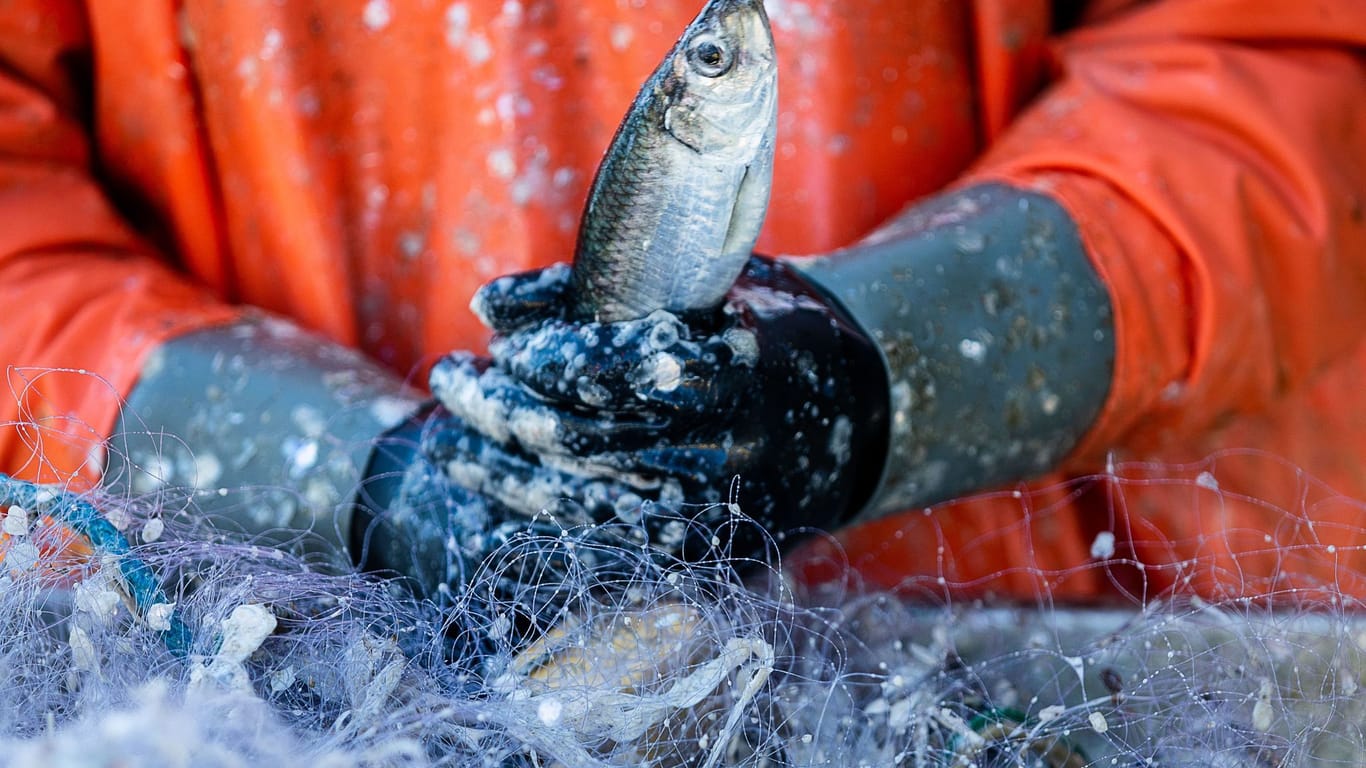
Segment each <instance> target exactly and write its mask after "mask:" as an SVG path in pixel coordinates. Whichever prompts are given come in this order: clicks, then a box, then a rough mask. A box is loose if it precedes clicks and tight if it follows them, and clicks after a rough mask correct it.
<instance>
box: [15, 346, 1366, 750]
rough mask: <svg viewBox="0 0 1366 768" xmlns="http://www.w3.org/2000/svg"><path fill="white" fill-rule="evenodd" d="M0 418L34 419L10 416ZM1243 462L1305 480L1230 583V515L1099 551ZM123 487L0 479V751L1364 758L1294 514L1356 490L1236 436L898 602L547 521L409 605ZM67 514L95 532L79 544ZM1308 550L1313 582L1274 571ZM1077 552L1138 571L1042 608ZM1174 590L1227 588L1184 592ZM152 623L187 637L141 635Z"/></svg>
mask: <svg viewBox="0 0 1366 768" xmlns="http://www.w3.org/2000/svg"><path fill="white" fill-rule="evenodd" d="M66 375H77V374H75V373H71V374H66ZM5 426H6V427H7V428H22V429H25V430H28V434H30V435H32V436H33V437H34V439H35V441H47V440H56V439H62V438H59V436H58V435H57V434H56V432H55V431H48V429H47V428H46V427H45V425H44V422H43V421H42V420H41V419H37V418H35V419H33V420H31V421H26V422H24V423H22V424H9V425H5ZM98 447H99V448H101V449H107V446H103V445H101V446H98ZM97 453H98V451H95V452H92V455H97ZM1244 459H1248V460H1255V461H1265V462H1266V466H1267V470H1268V471H1283V472H1288V473H1290V474H1291V476H1293V477H1295V478H1297V480H1298V483H1297V487H1298V488H1299V491H1298V492H1297V493H1296V494H1295V496H1294V498H1293V499H1290V500H1274V499H1260V500H1254V501H1257V502H1258V503H1259V504H1261V505H1262V507H1263V509H1264V510H1265V511H1266V513H1267V515H1268V517H1267V519H1269V520H1273V521H1275V522H1276V524H1275V525H1273V526H1271V527H1270V528H1269V529H1268V531H1267V532H1266V533H1265V536H1266V538H1267V540H1266V543H1265V546H1264V547H1262V548H1260V549H1258V550H1257V551H1255V552H1253V553H1252V554H1250V555H1248V557H1249V558H1253V557H1255V558H1259V561H1258V562H1256V563H1253V562H1251V560H1249V561H1248V562H1247V563H1246V565H1247V566H1248V569H1247V571H1246V573H1245V574H1240V573H1239V571H1238V568H1239V566H1240V561H1239V558H1238V556H1234V557H1233V558H1232V559H1230V558H1229V557H1227V556H1226V551H1227V550H1229V549H1231V548H1232V547H1231V546H1230V545H1231V541H1230V539H1231V537H1232V536H1234V535H1238V534H1236V533H1235V532H1232V531H1230V532H1228V533H1207V534H1201V535H1200V537H1198V538H1197V540H1191V541H1181V540H1173V541H1169V542H1167V543H1168V544H1169V545H1170V546H1172V547H1174V548H1181V549H1184V550H1185V551H1188V552H1191V553H1194V554H1192V555H1191V557H1189V558H1187V559H1185V560H1183V561H1181V562H1179V563H1177V564H1176V565H1173V566H1171V567H1169V568H1168V569H1167V570H1166V571H1163V572H1160V573H1159V572H1158V570H1159V569H1155V568H1149V569H1148V570H1147V571H1144V570H1141V569H1140V566H1139V563H1138V561H1137V560H1136V559H1135V558H1134V557H1133V556H1132V554H1131V553H1128V552H1126V551H1125V548H1124V547H1123V546H1121V545H1117V544H1116V536H1115V534H1116V533H1120V532H1121V531H1119V530H1118V528H1117V526H1118V525H1119V522H1118V521H1120V520H1122V519H1125V518H1124V516H1123V515H1124V512H1125V505H1126V504H1127V503H1128V499H1129V497H1130V495H1131V494H1132V493H1134V492H1136V491H1139V490H1143V489H1148V488H1151V487H1153V486H1154V485H1164V486H1167V487H1169V488H1171V489H1173V490H1174V491H1178V493H1175V494H1173V498H1177V497H1180V498H1181V499H1183V501H1182V502H1181V503H1182V504H1183V505H1185V508H1186V509H1187V510H1188V511H1189V513H1190V514H1191V515H1195V516H1205V517H1208V518H1209V519H1210V520H1212V521H1217V520H1218V519H1219V516H1220V515H1221V514H1222V510H1223V505H1224V504H1226V503H1232V502H1233V501H1234V500H1235V499H1236V497H1237V493H1236V489H1231V488H1223V487H1221V485H1220V474H1221V473H1220V466H1221V465H1222V466H1227V465H1228V464H1229V462H1234V461H1239V460H1244ZM153 469H154V471H155V468H153ZM161 479H164V478H161ZM144 480H145V482H143V483H142V484H140V485H139V487H140V488H142V489H143V490H144V492H143V493H141V494H140V495H138V496H136V497H131V498H127V497H113V496H110V495H107V494H103V493H101V492H98V491H89V492H85V493H81V494H71V493H68V492H67V491H66V489H63V488H40V487H36V486H32V485H28V484H26V483H23V482H20V481H16V480H13V479H8V478H7V479H5V480H3V482H0V503H3V505H4V511H5V512H6V516H5V518H4V520H3V535H4V538H3V543H0V550H3V555H4V560H3V563H0V571H2V573H0V580H3V582H4V585H3V589H0V670H3V673H2V674H3V680H2V681H0V690H2V691H3V694H0V763H3V764H5V765H9V766H22V767H25V768H27V767H28V766H89V765H129V766H177V765H195V766H237V765H252V764H269V765H282V766H291V765H299V766H310V768H319V767H320V766H425V765H449V766H567V767H572V768H584V767H587V766H609V765H643V766H660V767H662V766H756V767H757V766H815V765H836V766H845V767H847V766H969V765H975V766H1082V765H1097V766H1110V765H1119V766H1135V765H1144V766H1147V765H1166V766H1180V765H1205V766H1270V765H1275V766H1310V765H1314V766H1318V765H1361V764H1363V762H1366V736H1364V735H1363V732H1362V723H1363V722H1366V696H1363V694H1362V691H1361V686H1362V685H1363V682H1366V681H1364V680H1363V675H1364V674H1366V622H1363V621H1361V619H1360V614H1359V612H1360V608H1361V606H1360V604H1359V602H1357V600H1356V598H1355V597H1354V595H1359V594H1360V593H1361V592H1360V590H1359V589H1355V588H1353V587H1351V586H1344V585H1355V586H1356V587H1359V586H1360V584H1361V583H1362V581H1361V580H1362V579H1363V577H1366V574H1363V573H1362V572H1360V570H1358V569H1357V568H1356V567H1355V566H1352V565H1350V558H1351V557H1353V556H1354V555H1353V553H1348V552H1343V551H1338V550H1336V549H1334V548H1333V547H1331V546H1319V545H1316V544H1315V543H1314V542H1315V539H1314V537H1313V536H1306V535H1305V531H1312V530H1313V529H1314V526H1315V525H1316V524H1324V521H1325V520H1327V519H1329V518H1332V519H1333V520H1335V521H1336V523H1334V524H1339V525H1340V524H1342V522H1341V521H1343V520H1361V519H1363V518H1364V517H1366V508H1363V505H1362V504H1361V503H1359V502H1356V501H1353V500H1350V499H1343V498H1342V497H1339V496H1335V495H1334V494H1332V493H1331V492H1330V491H1328V490H1327V489H1324V488H1321V487H1319V486H1317V485H1316V484H1315V483H1314V482H1313V481H1312V479H1311V478H1308V477H1304V476H1302V475H1299V473H1298V472H1297V471H1296V470H1295V469H1293V468H1290V467H1286V466H1284V465H1282V464H1279V463H1277V462H1275V461H1273V460H1271V459H1267V458H1264V457H1258V456H1255V455H1246V454H1236V455H1225V456H1220V457H1213V458H1211V459H1209V460H1207V461H1206V462H1204V463H1202V464H1200V465H1198V466H1182V467H1164V466H1152V465H1120V466H1115V467H1113V468H1112V469H1111V470H1110V471H1108V472H1107V473H1104V474H1102V475H1099V476H1096V477H1093V478H1087V479H1083V480H1080V481H1078V482H1077V483H1076V484H1074V486H1072V487H1069V488H1068V489H1063V490H1066V491H1069V492H1070V491H1072V490H1083V489H1085V488H1088V487H1089V488H1096V487H1101V488H1103V489H1104V491H1105V493H1107V494H1109V498H1110V499H1111V509H1112V512H1113V519H1112V520H1111V522H1110V526H1111V527H1110V529H1108V530H1102V531H1101V532H1100V533H1098V534H1097V536H1096V539H1095V542H1094V543H1093V544H1092V547H1091V550H1092V551H1091V555H1092V558H1091V559H1090V560H1087V561H1086V562H1083V563H1078V564H1077V565H1075V567H1073V568H1072V569H1070V570H1065V571H1058V570H1056V569H1047V568H1044V567H1042V566H1041V565H1040V564H1038V563H1035V562H1031V561H1029V559H1028V557H1027V556H1026V559H1025V561H1023V562H1015V563H1002V564H1001V571H1000V573H998V574H996V577H999V578H1016V579H1018V578H1022V577H1023V578H1029V579H1032V582H1033V583H1035V584H1036V585H1037V592H1036V595H1035V599H1034V600H1032V601H1030V602H1028V603H1026V604H1023V605H1013V606H1002V605H995V604H993V603H991V602H990V601H983V600H976V599H969V598H959V597H956V596H955V595H959V594H965V593H968V592H972V591H974V588H975V587H980V586H981V585H980V584H965V583H960V582H959V581H958V580H957V577H955V575H954V574H955V570H954V563H953V562H952V560H951V559H947V558H946V559H944V560H943V561H942V562H940V563H939V564H938V565H937V566H936V567H934V568H931V569H929V572H928V574H927V575H926V576H924V577H921V578H917V579H912V580H909V581H907V582H906V583H905V584H904V585H903V587H904V588H903V589H902V590H900V591H899V592H898V593H897V594H895V595H893V594H889V593H880V592H876V591H872V590H867V589H861V588H859V585H858V583H857V581H856V579H855V578H854V577H853V576H852V575H851V574H850V573H848V572H847V571H843V570H841V564H840V562H839V557H840V551H839V549H838V547H835V546H828V547H826V549H827V550H828V551H829V552H830V553H831V554H830V558H831V561H830V562H829V563H828V564H827V565H828V566H829V567H828V568H827V569H826V570H828V571H831V572H833V573H835V574H836V576H837V578H835V579H833V580H830V581H824V582H820V583H816V584H807V585H802V582H801V581H800V580H798V579H796V578H794V575H793V574H792V573H791V572H790V570H789V567H788V566H787V565H786V564H785V561H784V560H783V559H782V558H781V557H780V556H779V554H778V549H777V547H776V546H774V547H771V548H770V553H769V554H770V557H768V558H767V559H765V560H764V561H763V562H748V563H736V562H733V561H732V560H731V559H730V558H728V557H727V556H726V553H725V552H723V551H717V552H713V553H711V556H710V557H708V558H704V559H701V560H698V561H695V562H689V563H685V562H680V561H677V560H671V559H669V558H667V557H661V556H659V554H658V553H656V552H651V551H649V550H646V549H643V548H642V547H640V546H639V545H638V544H635V543H634V542H635V541H637V540H638V539H637V538H636V537H633V535H632V533H633V530H632V525H633V524H630V523H625V522H614V523H611V524H606V525H599V526H587V527H565V526H563V525H562V524H561V523H560V522H559V521H557V520H555V519H554V518H553V517H549V516H541V517H539V518H538V519H537V520H535V521H534V523H533V524H531V525H528V526H527V527H525V528H524V529H523V530H522V531H520V532H518V533H515V534H513V535H509V536H508V537H507V538H506V540H505V541H503V542H502V544H501V545H500V546H497V547H495V548H494V549H493V551H492V553H491V554H490V555H489V556H488V557H487V558H486V559H485V560H484V561H483V562H482V563H480V564H479V566H478V567H477V568H476V569H475V570H474V572H473V573H472V574H471V576H470V584H469V588H468V589H467V590H465V591H463V592H460V593H459V594H451V595H446V596H443V597H442V598H441V600H440V601H438V602H419V601H415V600H412V599H411V598H409V597H407V596H406V593H405V592H404V591H403V590H401V589H398V588H396V587H395V585H394V584H392V583H390V582H386V581H385V580H383V579H381V578H378V577H375V576H372V575H365V574H359V573H355V572H352V571H348V570H347V569H345V568H338V567H336V565H335V562H336V559H335V558H334V559H327V558H322V559H319V558H318V557H317V556H316V555H314V556H313V557H312V559H309V558H305V557H303V556H300V555H296V554H292V553H291V552H290V551H288V550H287V549H280V548H277V547H272V546H264V545H262V544H261V543H260V542H256V541H253V540H251V539H248V538H242V537H234V536H231V535H228V534H225V533H223V532H222V531H220V530H216V529H215V528H213V527H212V526H211V525H209V524H208V523H207V521H206V520H205V518H204V517H203V516H202V515H200V514H198V513H197V511H196V505H195V498H196V497H195V493H196V492H193V491H189V492H186V491H180V490H177V489H176V488H174V487H173V486H172V485H171V484H163V483H160V482H159V479H158V478H157V477H154V476H153V477H148V478H144ZM1054 490H1057V489H1054ZM203 492H208V493H213V492H214V491H213V490H212V489H210V490H208V491H203ZM1003 495H1004V496H1006V497H1009V498H1013V499H1015V500H1016V503H1018V505H1019V510H1020V520H1021V525H1022V526H1031V525H1043V526H1045V527H1046V525H1047V523H1048V520H1049V518H1050V516H1052V515H1057V514H1062V508H1061V507H1059V506H1050V505H1048V504H1046V503H1043V502H1041V501H1040V500H1041V499H1043V498H1045V497H1046V494H1036V493H1030V492H1025V491H1023V490H1019V491H1014V492H1009V491H1007V492H1005V493H1004V494H1003ZM731 513H732V514H731V518H730V521H729V523H727V524H729V525H747V524H748V523H747V522H746V521H745V519H744V517H743V510H742V509H739V508H732V509H731ZM940 524H943V525H951V524H952V519H951V518H946V519H945V520H944V521H943V522H942V523H940ZM73 529H74V530H78V531H83V532H87V533H89V532H91V531H96V533H95V534H94V535H91V536H90V542H92V543H93V545H94V546H93V551H84V549H83V548H82V546H81V545H80V543H79V542H77V543H75V544H73V543H72V540H71V539H70V536H69V532H70V531H71V530H73ZM1193 530H1194V529H1193ZM1199 530H1206V531H1218V530H1220V529H1219V528H1218V526H1217V525H1210V526H1204V527H1203V528H1199ZM1019 533H1020V531H1019V530H1014V531H1006V532H1003V533H1002V534H1001V535H1015V536H1018V535H1019ZM1362 535H1363V536H1366V531H1362ZM125 545H126V547H125ZM1267 558H1272V562H1271V563H1270V565H1271V567H1270V568H1268V567H1267V566H1268V562H1267ZM1306 563H1310V564H1316V565H1317V567H1318V570H1317V573H1318V574H1320V575H1319V576H1316V577H1314V578H1313V579H1305V578H1300V579H1298V580H1292V579H1289V578H1287V575H1288V574H1291V573H1296V572H1304V570H1305V569H1303V568H1302V567H1301V566H1303V565H1305V564H1306ZM1325 564H1326V566H1325ZM144 566H145V570H142V568H143V567H144ZM1254 566H1255V567H1254ZM1102 569H1103V570H1104V572H1106V573H1110V572H1115V573H1118V572H1119V571H1122V570H1125V569H1127V570H1128V571H1129V572H1130V573H1136V574H1137V575H1138V577H1137V578H1136V579H1128V580H1127V581H1126V584H1127V585H1128V586H1129V587H1131V589H1132V591H1131V592H1130V598H1129V599H1128V600H1126V601H1125V602H1123V603H1122V604H1118V605H1112V606H1110V607H1106V608H1087V607H1069V606H1067V604H1066V603H1065V601H1063V600H1061V599H1060V595H1059V594H1058V592H1057V589H1058V588H1057V586H1056V585H1059V584H1061V583H1063V582H1065V580H1066V579H1067V578H1068V577H1069V576H1074V575H1077V574H1079V573H1086V572H1092V571H1097V570H1102ZM1278 569H1281V570H1279V571H1278ZM1309 570H1310V571H1313V569H1312V568H1311V569H1309ZM1254 572H1255V573H1260V574H1269V575H1268V576H1266V577H1265V578H1262V577H1254V576H1253V575H1252V574H1253V573H1254ZM130 574H133V575H132V576H130ZM137 574H151V575H152V576H153V578H152V580H151V581H150V582H145V583H144V582H143V581H140V579H141V577H140V576H138V575H137ZM1202 580H1206V581H1209V580H1217V581H1219V582H1220V583H1225V584H1232V585H1234V586H1235V587H1236V589H1232V590H1230V591H1229V592H1228V594H1227V596H1220V595H1219V594H1217V593H1216V594H1213V595H1210V594H1208V590H1206V592H1207V597H1206V598H1205V599H1196V598H1193V597H1182V595H1184V594H1188V593H1189V592H1188V590H1187V589H1185V588H1184V587H1186V586H1189V585H1190V584H1192V583H1197V582H1200V581H1202ZM1164 585H1165V586H1164ZM975 591H978V592H980V591H981V590H980V589H978V590H975ZM178 623H183V627H184V628H185V630H186V632H187V638H188V639H187V640H186V641H185V643H184V645H183V647H178V646H177V643H175V642H168V638H171V637H173V636H174V633H173V632H172V631H171V629H172V627H174V626H176V625H177V624H178Z"/></svg>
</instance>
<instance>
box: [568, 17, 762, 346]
mask: <svg viewBox="0 0 1366 768" xmlns="http://www.w3.org/2000/svg"><path fill="white" fill-rule="evenodd" d="M777 106H778V69H777V62H776V60H775V58H774V51H773V33H772V31H771V30H770V28H769V23H768V15H767V14H766V13H765V12H764V6H763V2H762V0H710V2H708V3H707V5H706V7H704V8H703V9H702V11H701V13H699V14H698V16H697V18H696V19H694V20H693V21H692V23H691V24H689V25H688V28H687V29H686V30H685V31H684V32H683V35H682V36H681V37H680V38H679V40H678V42H677V43H676V44H675V45H674V47H673V49H672V50H670V51H669V53H668V55H667V56H665V57H664V60H663V61H662V62H661V63H660V65H659V67H658V68H656V69H655V71H654V73H653V74H652V75H651V76H650V78H649V79H648V80H647V81H646V82H645V84H644V85H643V86H642V87H641V89H640V92H639V93H638V94H637V95H636V98H635V101H634V102H633V103H632V104H631V108H630V110H629V111H628V112H627V113H626V117H625V118H624V119H623V120H622V123H621V125H620V126H619V127H618V128H617V132H616V135H615V136H614V137H613V139H612V143H611V145H610V146H609V147H608V150H607V154H606V156H605V157H604V158H603V161H602V164H601V165H600V166H599V167H598V172H597V176H596V177H595V178H594V180H593V187H592V190H591V192H590V193H589V196H588V203H587V205H586V206H585V208H584V212H583V219H582V221H581V222H580V225H579V241H578V247H577V250H576V251H575V254H574V267H573V306H574V311H575V312H576V313H577V315H578V316H579V317H580V318H582V319H591V320H597V321H599V322H620V321H624V320H634V319H637V318H641V317H645V316H646V315H648V314H650V313H651V312H654V311H655V310H659V309H665V310H669V311H671V312H685V311H695V310H707V309H711V308H714V307H716V306H717V305H719V304H720V303H721V300H722V298H723V297H724V296H725V294H726V292H727V291H728V290H729V289H730V287H731V285H732V284H733V283H734V282H735V279H736V278H737V277H738V276H739V274H740V270H741V269H742V268H743V267H744V265H745V261H746V260H747V259H748V258H749V256H750V253H751V251H752V250H753V248H754V241H755V240H756V239H757V238H758V236H759V228H760V226H761V225H762V224H763V220H764V214H765V212H766V211H767V209H768V197H769V190H770V188H771V187H772V184H773V136H774V131H775V128H776V125H777V114H778V113H777Z"/></svg>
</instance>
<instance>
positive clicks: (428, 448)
mask: <svg viewBox="0 0 1366 768" xmlns="http://www.w3.org/2000/svg"><path fill="white" fill-rule="evenodd" d="M423 450H424V452H425V453H426V455H427V456H429V457H430V459H431V461H432V462H433V463H434V464H435V465H436V466H438V467H439V468H441V470H442V471H443V472H445V474H446V477H447V478H448V479H449V480H450V481H451V482H452V483H453V484H455V485H457V486H459V487H461V488H465V489H468V490H471V491H475V492H477V493H479V494H481V495H483V496H485V497H487V498H490V499H493V500H494V501H496V502H498V503H500V504H502V505H503V506H505V507H507V508H508V509H511V510H513V511H514V512H517V513H520V514H523V515H526V516H528V517H530V516H534V515H536V514H538V513H540V512H542V511H549V512H552V513H557V514H563V515H564V516H565V517H566V518H567V519H565V520H563V521H562V522H563V523H564V524H566V525H585V524H590V523H592V522H594V521H597V520H605V519H609V518H611V517H613V516H617V515H618V514H619V510H625V511H627V512H628V513H629V511H630V510H634V509H638V508H639V507H640V505H641V503H642V499H643V497H644V496H647V495H650V492H651V490H652V489H651V488H650V487H641V488H636V487H631V486H630V485H629V484H628V483H626V482H624V481H623V479H622V478H617V477H613V476H612V475H613V474H614V473H612V472H610V471H609V470H607V469H605V468H604V469H602V470H601V471H600V473H599V474H596V475H594V474H590V473H589V472H588V471H586V470H588V469H590V467H588V465H581V466H580V467H579V469H580V470H581V471H580V472H579V473H573V472H569V471H566V470H565V469H563V468H561V467H557V466H551V465H548V464H545V463H542V462H541V461H540V460H539V459H538V458H537V457H534V456H529V455H526V454H522V453H520V452H517V451H515V450H514V449H512V448H510V447H509V446H508V445H506V444H500V443H498V442H496V441H494V440H492V439H490V438H489V437H488V436H486V435H483V434H480V433H479V432H478V431H477V430H475V429H473V428H470V427H469V426H468V425H465V424H463V422H461V421H460V420H459V419H454V418H453V419H450V420H449V421H448V422H447V423H446V424H444V425H443V426H442V428H441V429H440V430H439V431H437V432H436V433H434V434H432V435H429V436H428V437H427V438H425V439H424V447H423ZM647 485H657V483H656V484H650V483H647Z"/></svg>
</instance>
